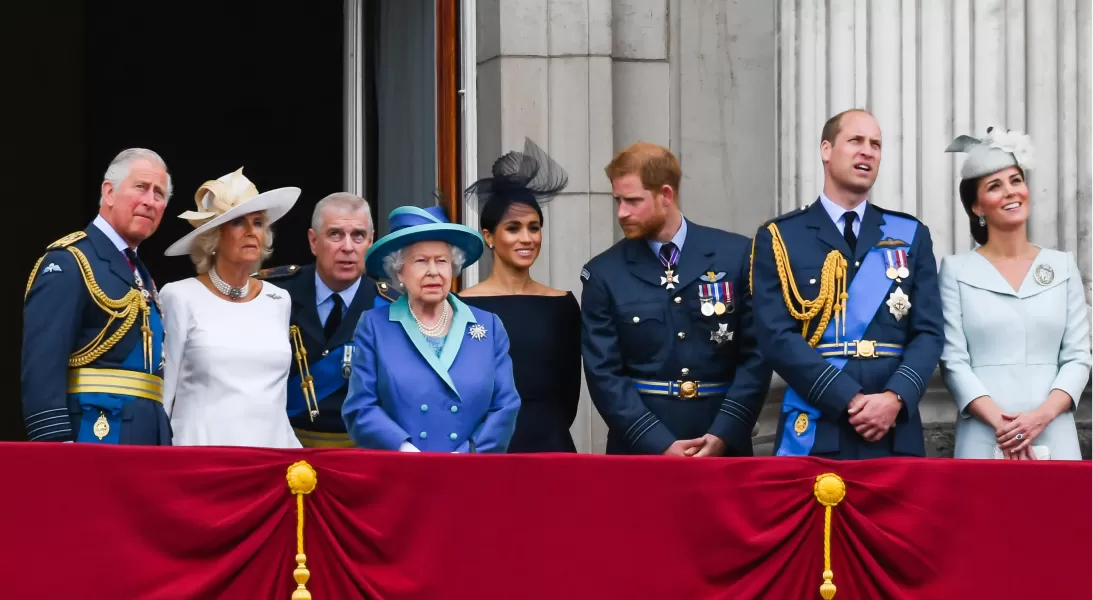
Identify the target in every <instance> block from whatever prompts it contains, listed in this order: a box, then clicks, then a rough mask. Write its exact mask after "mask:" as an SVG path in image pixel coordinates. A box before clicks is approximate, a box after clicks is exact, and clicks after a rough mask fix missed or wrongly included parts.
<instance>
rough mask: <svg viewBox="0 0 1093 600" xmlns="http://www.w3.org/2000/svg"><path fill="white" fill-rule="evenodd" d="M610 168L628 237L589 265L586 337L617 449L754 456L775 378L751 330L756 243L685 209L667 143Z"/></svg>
mask: <svg viewBox="0 0 1093 600" xmlns="http://www.w3.org/2000/svg"><path fill="white" fill-rule="evenodd" d="M605 171H606V173H607V177H608V178H609V179H610V180H611V185H612V191H613V195H614V198H615V204H616V213H617V218H618V221H619V225H621V226H622V230H623V233H624V234H625V236H626V239H624V240H621V241H619V242H618V243H617V244H615V245H614V246H612V247H611V248H609V249H608V250H606V251H605V252H603V253H602V254H600V255H599V256H596V257H594V258H593V259H592V260H591V261H590V262H589V263H588V264H587V265H585V268H584V270H583V271H582V272H581V279H582V280H583V282H584V290H583V295H582V301H581V312H582V320H583V327H582V340H581V341H582V354H583V357H584V366H585V375H586V378H587V382H588V390H589V393H590V394H591V396H592V401H593V402H594V403H595V405H596V408H597V409H598V410H599V411H600V414H601V415H602V416H603V418H604V420H605V421H606V422H607V426H608V428H609V431H608V436H607V452H608V453H609V454H665V455H673V456H688V457H704V456H750V455H751V454H752V444H751V432H752V429H753V428H754V426H755V422H756V419H757V418H758V416H759V410H760V407H761V406H762V405H763V400H764V397H765V396H766V393H767V389H768V387H769V385H770V377H771V372H770V370H769V369H768V368H767V367H766V366H765V365H764V364H763V361H762V359H761V357H760V355H759V352H758V350H757V347H756V340H755V336H754V332H753V331H752V328H753V323H752V306H751V298H750V295H749V291H748V286H747V283H748V266H749V260H748V252H749V250H750V247H751V244H750V241H749V240H748V239H747V238H746V237H743V236H740V235H736V234H733V233H728V232H725V231H720V230H717V229H711V228H709V227H703V226H701V225H698V224H696V223H693V222H691V221H688V220H686V219H685V218H683V215H682V213H681V212H680V209H679V205H678V197H679V182H680V177H681V171H680V166H679V161H678V160H677V159H676V157H675V156H674V155H673V154H672V153H671V151H669V150H668V149H667V148H664V147H661V146H657V145H655V144H650V143H644V142H639V143H636V144H634V145H632V146H630V147H628V148H626V149H625V150H623V151H621V152H619V153H618V154H617V155H616V156H615V158H614V160H612V161H611V163H610V164H609V165H608V166H607V168H606V169H605Z"/></svg>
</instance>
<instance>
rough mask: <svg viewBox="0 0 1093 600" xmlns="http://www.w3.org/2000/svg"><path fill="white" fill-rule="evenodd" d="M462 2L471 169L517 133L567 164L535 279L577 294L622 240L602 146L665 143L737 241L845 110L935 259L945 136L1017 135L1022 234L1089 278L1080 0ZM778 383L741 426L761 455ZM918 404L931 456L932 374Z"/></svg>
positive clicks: (953, 243) (945, 410) (598, 433)
mask: <svg viewBox="0 0 1093 600" xmlns="http://www.w3.org/2000/svg"><path fill="white" fill-rule="evenodd" d="M476 12H477V15H476V16H477V26H478V27H477V32H476V35H477V90H476V91H477V106H478V109H477V119H478V141H477V144H478V159H479V163H478V168H479V172H480V173H481V172H486V171H488V169H489V166H490V164H491V161H492V160H494V159H495V158H496V157H497V156H499V155H500V154H502V153H503V152H507V151H509V150H516V149H520V148H521V147H522V145H523V138H524V136H530V137H531V138H532V139H534V140H535V141H536V142H538V143H539V144H540V145H542V146H543V147H544V149H546V150H547V152H549V153H550V154H551V155H552V156H554V157H555V158H556V159H557V160H558V161H559V162H560V163H561V164H562V165H563V166H564V167H565V168H566V169H567V170H568V172H569V175H570V184H569V188H568V189H567V191H566V193H565V194H563V195H562V196H561V197H560V198H558V199H556V200H555V201H553V202H551V203H550V204H548V205H546V207H545V213H546V229H545V233H546V236H545V241H544V248H543V253H542V257H541V258H540V259H539V261H538V262H537V264H536V265H535V268H534V275H535V277H536V278H538V279H540V280H541V281H545V282H548V283H549V284H550V285H553V286H555V287H558V288H562V289H569V290H573V291H574V292H575V293H576V294H577V295H578V297H579V296H580V289H581V287H580V280H579V273H580V269H581V266H582V264H583V263H584V262H585V261H587V260H588V258H590V257H591V256H593V255H595V254H597V253H599V252H601V251H603V250H604V249H606V248H607V247H609V246H610V245H611V244H613V243H614V242H615V241H616V240H618V239H619V238H620V233H619V230H618V227H617V225H616V224H615V221H614V212H613V205H612V202H611V197H610V191H611V190H610V185H609V184H608V182H607V180H606V178H605V177H604V175H603V167H604V166H605V165H606V164H607V163H608V161H610V159H611V156H612V154H613V153H614V152H615V151H616V150H618V149H621V148H622V147H624V146H626V145H628V144H630V143H631V142H634V141H637V140H648V141H653V142H657V143H662V144H668V145H669V146H670V147H671V148H672V149H673V150H674V151H675V152H676V153H677V154H678V155H679V157H680V159H681V161H682V164H683V174H684V176H683V182H682V185H681V190H680V192H681V205H682V207H683V211H684V214H685V215H686V216H687V217H688V218H690V219H692V220H695V221H698V222H701V223H703V224H707V225H711V226H714V227H720V228H722V229H727V230H730V231H736V232H740V233H744V234H746V235H749V236H750V235H752V234H754V232H755V230H756V228H757V227H758V226H759V225H760V224H761V223H762V222H763V221H765V220H766V219H768V218H770V217H772V216H774V215H776V214H779V213H781V212H784V211H787V210H792V209H794V208H796V207H798V206H801V205H803V204H806V203H808V202H811V201H812V200H813V199H815V197H816V195H817V194H818V192H819V190H820V185H821V183H822V170H821V166H820V161H819V150H818V145H819V144H818V140H819V135H820V128H821V127H822V125H823V122H824V120H826V119H827V117H828V116H830V115H831V114H833V113H835V112H838V111H839V110H842V109H845V108H850V107H853V106H864V107H867V108H870V109H871V110H873V111H874V112H875V113H876V114H877V116H878V119H879V120H880V122H881V126H882V129H883V131H884V136H885V142H886V143H885V150H884V158H883V160H882V166H881V170H880V175H879V177H878V180H877V186H876V193H875V201H877V202H878V203H879V204H881V205H883V206H887V207H890V208H895V209H900V210H905V211H908V212H911V213H914V214H916V215H919V216H920V217H921V218H922V219H923V220H924V221H925V222H926V223H927V224H928V225H929V226H930V228H931V230H932V232H933V236H934V239H935V244H936V246H935V251H936V252H937V253H938V257H939V259H940V256H942V255H944V254H948V253H951V252H955V251H960V250H963V249H966V248H970V247H971V246H970V239H969V236H968V232H967V227H966V220H965V218H964V216H963V213H962V212H961V211H960V209H959V206H958V201H957V199H956V198H957V196H956V192H955V190H956V186H957V180H956V179H955V177H954V174H955V173H959V166H960V162H959V161H960V160H961V157H959V156H954V155H946V154H944V153H943V150H944V148H945V146H947V145H948V143H949V141H950V140H951V139H952V138H953V137H955V133H956V132H960V133H963V132H980V131H981V130H984V129H985V128H986V127H987V125H992V124H996V123H997V124H1004V125H1005V126H1008V127H1010V128H1014V129H1027V130H1028V131H1030V132H1031V133H1032V135H1033V136H1034V137H1035V139H1036V141H1037V142H1038V146H1039V147H1041V148H1042V150H1041V151H1040V153H1039V160H1040V162H1041V164H1042V165H1043V166H1042V167H1041V168H1040V169H1038V170H1037V172H1036V174H1035V175H1033V177H1032V178H1031V179H1030V183H1032V185H1033V202H1034V209H1033V224H1032V234H1033V239H1034V241H1036V242H1037V243H1041V244H1044V245H1047V246H1052V247H1058V248H1062V249H1066V250H1071V251H1074V252H1076V254H1077V257H1078V262H1079V265H1080V267H1081V270H1082V274H1083V279H1084V280H1085V281H1086V282H1087V283H1089V281H1090V263H1091V260H1090V239H1091V237H1090V232H1091V225H1093V224H1091V213H1093V208H1091V200H1090V198H1091V197H1093V196H1091V191H1093V177H1091V171H1093V169H1091V168H1090V165H1091V164H1093V153H1091V143H1090V142H1091V135H1090V117H1091V115H1093V103H1091V94H1090V74H1091V73H1090V66H1091V60H1090V55H1091V53H1090V8H1089V6H1088V3H1086V2H1077V1H1076V0H1037V2H1029V3H1020V2H1006V1H1005V0H946V1H941V2H902V3H900V2H895V1H893V0H839V1H838V2H831V1H828V0H770V1H768V0H477V7H476ZM1026 32H1027V36H1026ZM972 40H979V41H980V43H979V44H978V45H976V46H974V47H973V46H972V45H971V42H972ZM983 40H986V41H985V42H984V41H983ZM973 74H974V77H973V76H972V75H973ZM479 272H480V273H481V275H482V276H484V275H485V274H486V273H488V272H489V264H488V261H487V262H485V263H483V264H482V268H481V269H480V270H479ZM781 387H782V386H781V384H780V382H776V384H775V386H773V388H774V389H772V392H771V396H770V398H769V399H768V404H767V406H766V408H765V409H764V411H763V416H762V417H761V419H760V423H759V426H758V427H757V430H756V444H757V449H758V451H760V452H763V451H764V448H766V452H768V453H769V444H770V443H771V439H772V438H771V436H772V435H773V423H774V421H773V418H774V417H775V416H776V415H777V410H778V409H777V404H778V402H779V401H780V394H781ZM1088 408H1089V405H1088V403H1086V404H1084V405H1083V408H1082V410H1083V411H1084V412H1082V413H1081V414H1082V415H1084V417H1082V418H1083V419H1084V420H1083V428H1084V429H1085V431H1086V433H1088V430H1089V412H1088ZM923 412H924V416H925V417H926V419H927V426H928V428H929V429H930V431H931V433H930V437H931V439H934V440H936V441H935V443H934V444H933V450H932V452H933V453H935V454H938V455H943V454H944V453H945V452H946V451H948V452H951V439H950V438H951V429H952V423H953V421H954V419H955V413H954V411H953V408H952V402H951V400H949V399H948V397H947V393H946V392H945V390H944V387H943V386H941V385H940V380H939V379H938V378H936V377H935V380H934V382H932V383H931V392H930V393H929V394H928V397H927V399H926V400H925V401H924V403H923ZM573 432H574V436H575V439H576V441H577V445H578V448H579V449H580V450H581V451H582V452H602V451H603V448H604V446H605V443H606V428H605V426H604V424H603V422H602V420H601V419H600V418H599V416H598V414H597V413H596V411H595V410H594V408H593V407H592V406H591V403H590V402H589V400H588V395H587V392H583V393H582V400H581V407H580V412H579V414H578V417H577V422H576V423H575V424H574V426H573ZM946 432H949V433H946ZM946 440H950V441H946ZM1085 451H1086V452H1087V453H1088V436H1087V439H1086V445H1085Z"/></svg>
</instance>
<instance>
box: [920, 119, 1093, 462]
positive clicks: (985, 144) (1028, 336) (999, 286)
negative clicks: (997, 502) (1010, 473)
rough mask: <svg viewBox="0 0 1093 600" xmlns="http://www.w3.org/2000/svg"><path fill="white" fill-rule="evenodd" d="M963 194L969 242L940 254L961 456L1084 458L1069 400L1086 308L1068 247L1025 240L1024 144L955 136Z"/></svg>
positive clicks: (1084, 349)
mask: <svg viewBox="0 0 1093 600" xmlns="http://www.w3.org/2000/svg"><path fill="white" fill-rule="evenodd" d="M947 151H949V152H967V154H968V156H967V159H966V161H965V162H964V166H963V168H962V171H961V179H962V181H961V183H960V200H961V203H962V204H963V205H964V210H965V211H966V212H967V213H968V218H969V221H970V224H971V232H972V237H973V238H975V241H976V242H978V243H979V244H980V246H979V247H978V248H976V249H975V250H972V251H969V252H964V253H961V254H956V255H954V256H947V257H945V258H943V259H942V261H941V273H940V286H941V299H942V304H943V307H944V311H945V338H946V340H945V350H944V352H943V353H942V356H941V368H942V373H943V374H944V377H945V384H946V385H947V386H948V388H949V391H950V392H952V395H953V398H954V399H955V401H956V404H957V408H958V409H959V417H958V418H957V424H956V450H955V455H956V457H957V458H1006V459H1015V460H1037V459H1044V458H1051V459H1063V460H1081V458H1082V456H1081V451H1080V449H1079V446H1078V431H1077V429H1076V427H1075V424H1074V409H1075V407H1076V406H1077V404H1078V400H1079V398H1080V397H1081V394H1082V391H1083V390H1084V389H1085V386H1086V384H1087V383H1088V382H1089V373H1090V337H1089V318H1088V312H1087V310H1088V309H1087V306H1086V302H1085V293H1084V286H1083V285H1082V277H1081V273H1080V272H1079V271H1078V265H1077V263H1076V262H1075V260H1074V256H1073V255H1072V254H1070V253H1064V252H1059V251H1057V250H1052V249H1050V248H1041V247H1039V246H1036V245H1034V244H1032V243H1030V242H1029V239H1028V231H1027V223H1028V216H1029V189H1028V186H1027V185H1026V183H1025V176H1026V173H1027V171H1028V170H1029V169H1030V168H1031V154H1032V148H1031V143H1030V142H1029V139H1028V137H1027V136H1024V135H1022V134H1020V133H1019V132H1009V131H1007V132H1001V131H999V130H997V129H993V130H991V129H988V135H987V137H986V138H985V139H983V140H979V139H976V138H972V137H969V136H960V137H959V138H957V139H956V141H954V142H953V144H952V145H951V146H949V148H948V150H947Z"/></svg>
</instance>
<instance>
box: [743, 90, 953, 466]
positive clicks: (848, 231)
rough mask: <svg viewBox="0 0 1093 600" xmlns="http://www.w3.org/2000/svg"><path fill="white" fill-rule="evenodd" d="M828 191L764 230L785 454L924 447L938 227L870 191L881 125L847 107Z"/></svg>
mask: <svg viewBox="0 0 1093 600" xmlns="http://www.w3.org/2000/svg"><path fill="white" fill-rule="evenodd" d="M820 155H821V159H822V161H823V165H824V188H823V192H822V193H821V194H820V197H819V199H817V200H816V201H815V202H813V203H812V204H811V205H810V206H808V207H804V208H802V209H800V210H796V211H793V212H790V213H788V214H785V215H782V216H780V217H777V218H775V219H773V220H772V221H771V222H769V223H767V224H765V225H764V226H763V227H761V228H760V229H759V232H758V234H756V237H755V251H754V255H753V261H754V262H753V281H752V283H753V286H754V289H753V294H754V298H755V316H756V324H757V330H758V337H759V342H760V344H759V345H760V349H761V350H762V352H763V357H764V358H765V359H766V360H767V361H768V362H769V363H770V365H771V366H772V367H773V368H774V370H775V371H776V372H777V373H778V374H779V375H781V376H782V378H783V379H785V381H786V383H787V384H788V385H789V388H788V389H787V390H786V394H785V397H784V399H783V402H782V411H781V416H780V419H779V424H778V433H777V438H776V441H775V454H777V455H779V456H803V455H812V456H821V457H826V458H836V459H864V458H874V457H884V456H893V455H903V456H923V455H924V454H925V444H924V441H923V431H922V420H921V417H920V415H919V410H918V407H919V401H920V399H921V398H922V395H923V393H924V392H925V391H926V385H927V382H929V381H930V377H931V375H932V374H933V372H934V369H935V367H936V366H937V363H938V359H939V358H940V357H941V350H942V346H943V345H944V329H943V327H944V320H943V316H942V311H941V297H940V293H939V291H938V284H937V264H936V262H935V259H934V252H933V244H932V242H931V241H930V230H929V229H928V228H927V227H926V226H925V225H924V224H922V223H921V222H919V221H918V220H917V219H915V218H914V217H912V216H911V215H907V214H903V213H898V212H894V211H890V210H886V209H882V208H880V207H878V206H876V205H875V204H873V202H872V201H870V200H869V192H870V189H871V188H872V186H873V182H874V181H875V180H876V178H877V171H878V170H879V169H880V159H881V131H880V126H879V125H878V123H877V121H876V119H874V118H873V116H872V115H871V114H869V113H868V112H866V111H864V110H850V111H846V112H843V113H839V114H837V115H835V116H834V117H832V118H831V119H830V120H828V122H827V124H826V125H824V128H823V132H822V139H821V142H820Z"/></svg>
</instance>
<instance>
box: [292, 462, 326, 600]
mask: <svg viewBox="0 0 1093 600" xmlns="http://www.w3.org/2000/svg"><path fill="white" fill-rule="evenodd" d="M285 479H286V480H287V481H288V489H289V490H290V491H291V492H292V494H293V495H294V496H296V568H295V569H294V570H293V571H292V578H293V579H295V580H296V590H295V591H293V592H292V600H311V592H309V591H307V580H308V579H309V578H310V577H311V572H310V571H308V569H307V555H306V554H304V495H305V494H310V493H311V492H312V491H314V490H315V486H316V484H317V483H318V476H317V475H316V474H315V469H314V468H312V466H311V465H309V464H308V463H307V461H306V460H301V461H299V462H295V463H292V465H291V466H290V467H289V468H288V472H287V473H286V474H285Z"/></svg>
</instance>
